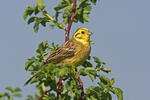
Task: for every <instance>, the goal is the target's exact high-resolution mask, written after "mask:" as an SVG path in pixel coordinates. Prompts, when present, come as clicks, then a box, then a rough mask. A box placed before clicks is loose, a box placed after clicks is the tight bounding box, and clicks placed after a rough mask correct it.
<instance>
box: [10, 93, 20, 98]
mask: <svg viewBox="0 0 150 100" xmlns="http://www.w3.org/2000/svg"><path fill="white" fill-rule="evenodd" d="M12 96H14V97H22V94H21V93H14V94H13V95H12Z"/></svg>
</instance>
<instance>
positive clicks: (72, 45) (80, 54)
mask: <svg viewBox="0 0 150 100" xmlns="http://www.w3.org/2000/svg"><path fill="white" fill-rule="evenodd" d="M91 34H92V33H91V32H90V31H89V30H88V29H86V28H79V29H77V31H76V32H75V33H74V34H73V36H72V38H71V39H70V40H68V41H67V42H65V43H64V44H63V45H62V46H61V47H59V48H58V49H57V50H56V51H54V52H53V53H52V54H51V55H50V56H49V57H48V58H47V60H46V62H45V63H44V65H43V66H47V65H48V64H49V63H53V64H62V65H63V64H71V65H73V66H76V67H78V66H80V65H81V64H83V63H84V61H85V60H86V59H87V58H88V56H89V54H90V51H91V46H90V35H91ZM41 70H42V69H40V70H38V71H37V72H36V73H34V74H33V75H32V76H31V77H30V78H29V80H27V81H26V83H25V84H24V85H27V84H28V83H29V82H30V81H31V80H32V79H33V78H34V77H36V76H37V75H38V74H39V73H40V72H41Z"/></svg>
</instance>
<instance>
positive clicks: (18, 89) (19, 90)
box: [14, 88, 22, 92]
mask: <svg viewBox="0 0 150 100" xmlns="http://www.w3.org/2000/svg"><path fill="white" fill-rule="evenodd" d="M21 91H22V90H21V89H20V88H15V89H14V92H21Z"/></svg>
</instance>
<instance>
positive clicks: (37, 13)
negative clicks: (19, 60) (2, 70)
mask: <svg viewBox="0 0 150 100" xmlns="http://www.w3.org/2000/svg"><path fill="white" fill-rule="evenodd" d="M36 1H37V2H36V6H28V7H27V8H26V9H25V11H24V15H23V18H24V20H28V21H27V23H28V24H31V23H34V26H33V29H34V31H35V32H38V30H39V25H42V26H44V27H45V26H46V25H47V24H49V26H51V28H52V29H54V27H59V28H60V29H63V30H65V31H66V27H65V25H66V24H68V23H69V20H70V18H71V14H72V12H73V11H72V5H73V1H74V0H60V2H59V4H58V5H57V6H56V7H54V11H55V14H54V15H53V16H51V15H50V14H49V13H47V11H46V7H45V4H44V0H36ZM77 1H78V3H77V6H76V11H75V17H74V20H73V22H75V23H78V22H80V23H85V22H89V21H90V16H89V14H90V13H91V10H92V6H93V5H96V3H97V0H77ZM41 14H42V16H41ZM90 43H92V44H93V43H94V42H93V41H91V42H90ZM57 48H58V45H55V44H54V43H52V44H51V46H50V45H49V44H48V41H43V42H42V43H40V44H39V46H38V49H37V50H36V53H37V55H36V56H33V57H31V58H29V59H28V60H27V61H26V63H25V70H26V71H30V72H31V74H32V75H33V74H34V73H35V72H36V71H38V70H39V69H41V66H42V64H43V63H44V62H45V61H46V58H47V56H48V55H49V54H51V53H52V52H54V51H55V50H56V49H57ZM91 62H94V63H91ZM105 64H106V63H105V62H103V61H101V59H100V58H98V57H89V58H88V59H87V60H86V61H85V62H84V64H83V65H82V66H80V67H79V68H78V71H76V69H75V67H74V66H72V65H68V64H66V65H63V66H62V65H60V64H51V63H50V64H48V66H47V67H42V71H41V72H40V75H39V76H37V77H35V78H33V79H32V81H31V82H30V84H36V87H35V88H36V89H38V90H39V91H38V92H37V93H36V94H35V95H34V96H32V95H30V94H29V95H28V96H27V98H26V100H41V98H42V100H56V99H58V98H57V93H58V79H59V78H60V77H62V78H63V80H64V82H63V85H62V89H61V98H59V100H79V99H81V98H80V97H81V94H82V93H83V91H84V97H85V100H112V94H114V95H116V96H117V98H118V100H123V91H122V90H121V89H120V88H118V87H114V83H115V79H114V78H111V79H110V78H108V77H107V76H105V75H103V73H106V74H108V73H110V72H111V69H110V68H108V67H105ZM80 76H82V77H83V78H84V77H89V79H91V81H92V82H94V83H96V82H97V85H95V86H88V87H87V88H85V87H84V88H85V89H84V90H83V89H82V86H81V85H82V84H81V82H78V81H77V80H78V78H79V77H80ZM84 84H88V83H83V86H84ZM5 89H6V90H8V91H9V92H4V93H1V94H0V100H6V99H7V100H13V99H14V98H15V97H22V94H21V93H20V92H21V89H19V88H12V87H6V88H5Z"/></svg>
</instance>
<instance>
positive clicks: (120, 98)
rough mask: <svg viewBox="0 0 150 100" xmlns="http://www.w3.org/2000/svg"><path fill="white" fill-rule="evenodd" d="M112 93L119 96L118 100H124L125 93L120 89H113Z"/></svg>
mask: <svg viewBox="0 0 150 100" xmlns="http://www.w3.org/2000/svg"><path fill="white" fill-rule="evenodd" d="M110 91H111V92H112V93H113V94H116V95H117V97H118V100H123V91H122V90H121V89H120V88H117V87H112V88H111V90H110Z"/></svg>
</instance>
